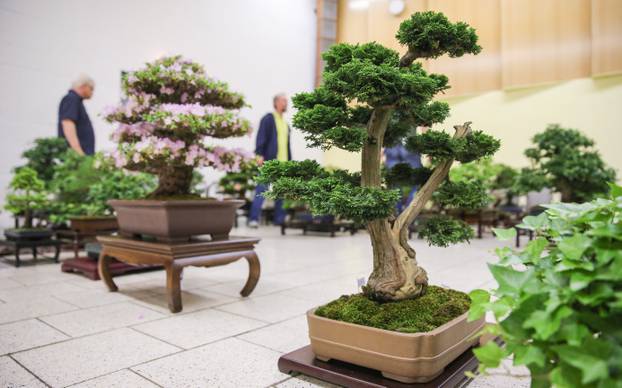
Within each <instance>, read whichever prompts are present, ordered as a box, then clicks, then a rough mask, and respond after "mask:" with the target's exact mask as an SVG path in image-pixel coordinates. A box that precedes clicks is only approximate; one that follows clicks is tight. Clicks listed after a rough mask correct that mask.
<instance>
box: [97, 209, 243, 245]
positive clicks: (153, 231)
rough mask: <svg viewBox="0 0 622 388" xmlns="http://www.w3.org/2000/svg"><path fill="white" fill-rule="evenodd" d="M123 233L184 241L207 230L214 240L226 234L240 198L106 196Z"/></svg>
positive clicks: (231, 224)
mask: <svg viewBox="0 0 622 388" xmlns="http://www.w3.org/2000/svg"><path fill="white" fill-rule="evenodd" d="M108 203H109V204H110V206H112V207H113V208H114V210H115V211H116V213H117V219H118V221H119V232H120V233H121V234H122V235H124V236H137V235H140V236H150V237H155V238H156V239H157V240H160V241H165V242H175V241H187V240H188V239H190V237H192V236H197V235H202V234H209V235H211V237H212V239H214V240H224V239H227V238H228V237H229V232H230V231H231V228H233V223H234V220H235V213H236V210H237V209H238V208H239V207H240V206H242V205H243V204H244V201H238V200H225V201H219V200H215V199H213V200H212V199H199V200H170V201H159V200H116V199H115V200H110V201H108Z"/></svg>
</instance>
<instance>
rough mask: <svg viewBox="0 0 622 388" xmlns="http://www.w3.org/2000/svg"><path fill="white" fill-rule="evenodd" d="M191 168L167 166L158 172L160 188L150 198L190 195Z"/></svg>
mask: <svg viewBox="0 0 622 388" xmlns="http://www.w3.org/2000/svg"><path fill="white" fill-rule="evenodd" d="M192 171H193V167H191V166H170V167H169V166H167V167H163V168H162V170H159V171H158V187H157V188H156V189H155V191H154V192H153V193H151V194H150V197H156V198H157V197H176V196H185V195H189V194H190V186H191V184H192Z"/></svg>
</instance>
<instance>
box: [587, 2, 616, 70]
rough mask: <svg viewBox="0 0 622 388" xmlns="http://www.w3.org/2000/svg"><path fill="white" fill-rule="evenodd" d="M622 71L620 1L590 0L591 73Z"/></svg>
mask: <svg viewBox="0 0 622 388" xmlns="http://www.w3.org/2000/svg"><path fill="white" fill-rule="evenodd" d="M619 73H622V1H621V0H592V74H593V75H608V74H619Z"/></svg>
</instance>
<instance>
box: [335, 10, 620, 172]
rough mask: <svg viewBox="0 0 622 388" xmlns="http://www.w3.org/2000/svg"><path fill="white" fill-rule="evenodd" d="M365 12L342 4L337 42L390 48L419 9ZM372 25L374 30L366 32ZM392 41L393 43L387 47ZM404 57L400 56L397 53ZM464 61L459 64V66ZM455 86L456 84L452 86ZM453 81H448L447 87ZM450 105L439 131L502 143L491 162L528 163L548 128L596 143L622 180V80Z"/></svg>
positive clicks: (497, 94)
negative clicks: (396, 13)
mask: <svg viewBox="0 0 622 388" xmlns="http://www.w3.org/2000/svg"><path fill="white" fill-rule="evenodd" d="M383 3H385V1H384V0H378V1H374V2H372V3H371V4H376V7H370V9H369V10H367V11H352V10H349V9H348V8H347V6H346V1H341V2H340V9H339V11H340V16H339V17H340V22H339V40H340V41H342V42H353V43H355V42H365V41H371V40H375V41H378V42H380V43H383V44H387V45H389V46H392V47H394V48H397V47H396V46H395V41H394V39H393V38H392V36H393V35H394V33H392V34H389V33H388V32H386V31H385V32H384V33H382V34H381V33H380V31H382V30H383V29H387V30H388V29H389V28H391V29H392V30H393V31H395V30H396V22H397V21H399V19H400V18H403V17H406V16H408V15H409V14H410V13H411V12H415V11H417V10H418V8H421V7H422V4H423V3H424V2H423V1H421V0H407V1H406V4H407V9H406V11H405V12H404V14H402V15H400V17H398V18H396V17H393V16H391V15H389V14H388V12H386V8H384V7H381V6H379V4H383ZM370 24H374V28H370ZM390 40H392V41H391V42H389V41H390ZM401 51H402V50H401ZM465 59H466V60H468V58H462V59H460V60H461V61H462V62H464V60H465ZM454 81H455V80H454ZM451 83H452V79H451V77H450V84H451ZM445 100H446V101H447V102H449V104H450V105H451V116H450V117H449V118H448V119H447V121H446V122H445V123H444V124H443V125H441V126H439V127H442V128H451V127H452V125H454V124H458V123H462V122H464V121H472V122H473V127H474V128H476V129H481V130H484V131H486V132H487V133H490V134H492V135H494V136H496V137H498V138H500V139H501V142H502V145H501V150H500V151H499V152H498V153H497V154H496V156H495V159H496V160H497V161H499V162H502V163H506V164H509V165H512V166H516V167H520V166H524V165H526V163H527V160H526V159H525V157H524V156H523V151H524V150H525V148H527V147H528V146H529V145H530V139H531V137H532V136H533V135H534V134H535V133H537V132H539V131H542V130H544V128H545V127H546V126H547V124H550V123H559V124H561V125H562V126H566V127H572V128H577V129H579V130H581V131H582V132H584V133H585V134H586V135H587V136H589V137H591V138H593V139H594V140H595V141H596V145H597V147H598V149H599V151H600V152H601V154H602V155H603V157H604V159H605V161H606V162H607V163H608V164H609V165H611V166H613V167H614V168H616V169H617V170H618V175H622V75H616V76H610V77H600V78H579V79H574V80H570V81H563V82H558V83H548V84H546V85H541V86H531V87H525V88H520V89H506V90H494V91H489V92H484V93H481V94H471V95H469V96H465V97H447V98H445ZM324 163H325V164H326V165H331V166H335V167H341V168H348V169H351V170H358V169H359V168H360V156H359V155H358V154H355V153H348V152H345V151H342V150H338V149H333V150H329V151H327V152H326V153H325V154H324Z"/></svg>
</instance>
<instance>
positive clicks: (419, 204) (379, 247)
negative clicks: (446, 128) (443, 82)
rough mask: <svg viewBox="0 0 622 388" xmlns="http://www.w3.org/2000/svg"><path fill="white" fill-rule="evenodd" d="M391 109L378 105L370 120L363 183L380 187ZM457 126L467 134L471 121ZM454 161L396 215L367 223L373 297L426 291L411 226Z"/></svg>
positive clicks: (406, 295) (369, 293) (368, 290)
mask: <svg viewBox="0 0 622 388" xmlns="http://www.w3.org/2000/svg"><path fill="white" fill-rule="evenodd" d="M391 113H392V112H391V109H383V108H377V109H375V110H374V113H373V115H372V117H371V119H370V121H369V123H368V128H367V131H368V137H369V141H368V142H367V144H366V145H365V146H364V148H363V154H362V173H361V174H362V175H361V185H362V186H367V187H381V184H382V180H381V176H380V166H381V152H382V139H383V137H384V133H385V131H386V127H387V123H388V120H389V118H390V116H391ZM455 129H456V133H455V134H454V138H459V137H463V136H466V135H467V133H468V132H469V123H465V124H464V125H461V126H456V127H455ZM452 163H453V159H448V160H445V161H443V162H441V163H439V164H438V165H437V166H436V167H435V168H434V171H433V172H432V175H431V176H430V178H429V179H428V180H427V182H426V183H425V184H424V185H422V186H421V188H419V190H418V191H417V194H416V195H415V197H414V198H413V199H412V201H411V202H410V203H409V204H408V206H407V208H406V209H405V210H404V211H403V212H402V213H401V214H400V215H399V216H398V217H397V218H395V219H380V220H374V221H371V222H369V223H367V230H368V231H369V235H370V238H371V242H372V248H373V255H374V269H373V272H372V273H371V275H370V277H369V280H368V281H367V285H366V287H365V294H366V295H367V296H369V297H370V298H372V299H375V300H379V301H396V300H403V299H412V298H416V297H418V296H420V295H422V294H424V293H425V291H426V289H427V286H428V276H427V273H426V271H425V270H424V269H423V268H422V267H420V266H419V265H418V263H417V260H416V252H415V250H414V249H413V248H412V247H411V246H410V245H409V244H408V227H409V225H410V224H412V223H413V221H414V220H415V218H416V217H417V215H418V214H419V212H421V210H422V209H423V207H424V205H425V204H426V203H427V202H428V201H429V200H430V198H431V197H432V193H434V191H435V190H436V189H437V188H438V186H439V185H440V184H441V183H442V182H443V180H444V179H445V178H446V177H447V174H448V173H449V169H450V167H451V165H452Z"/></svg>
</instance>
